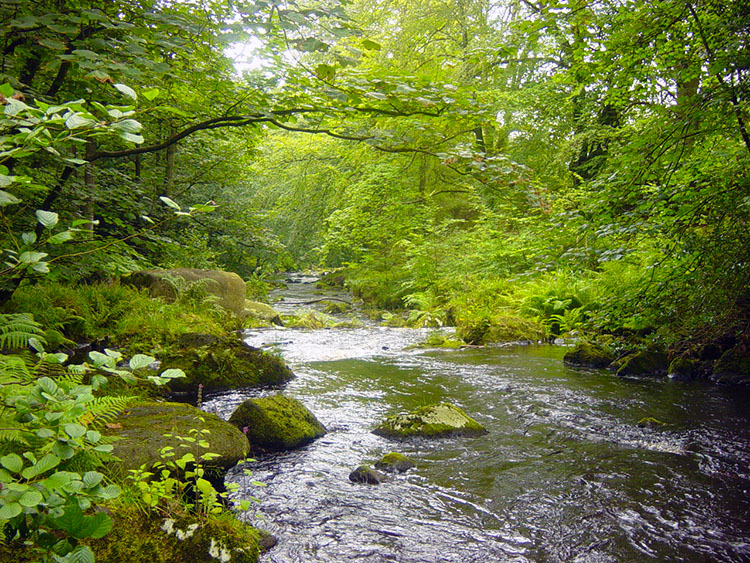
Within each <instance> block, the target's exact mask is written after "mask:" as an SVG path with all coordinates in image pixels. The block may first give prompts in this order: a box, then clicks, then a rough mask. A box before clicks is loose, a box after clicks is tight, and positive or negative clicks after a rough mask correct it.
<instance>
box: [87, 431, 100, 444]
mask: <svg viewBox="0 0 750 563" xmlns="http://www.w3.org/2000/svg"><path fill="white" fill-rule="evenodd" d="M86 439H87V440H88V441H89V442H91V443H92V444H95V443H96V442H98V441H99V440H101V439H102V435H101V432H97V431H96V430H87V431H86Z"/></svg>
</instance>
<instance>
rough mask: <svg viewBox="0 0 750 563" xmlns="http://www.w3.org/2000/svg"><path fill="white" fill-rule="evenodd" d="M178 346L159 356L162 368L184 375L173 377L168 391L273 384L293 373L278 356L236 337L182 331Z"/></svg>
mask: <svg viewBox="0 0 750 563" xmlns="http://www.w3.org/2000/svg"><path fill="white" fill-rule="evenodd" d="M180 343H181V347H180V348H179V349H177V350H171V351H169V352H167V353H165V354H160V355H159V360H161V362H162V366H161V367H162V369H169V368H179V369H181V370H182V371H184V372H185V375H186V377H184V378H180V379H173V380H172V381H170V383H169V389H170V391H173V392H176V393H191V394H194V393H196V391H197V389H198V385H199V384H201V385H203V391H204V392H212V391H225V390H227V389H241V388H243V387H276V386H279V385H282V384H283V383H286V382H287V381H289V380H291V379H294V374H293V373H292V370H290V369H289V368H288V367H287V365H286V364H285V363H284V362H283V360H281V359H280V358H278V357H276V356H274V355H273V354H269V353H267V352H263V351H262V350H259V349H257V348H252V347H251V346H248V345H247V344H245V343H244V342H242V341H241V340H239V339H238V338H228V337H222V338H220V337H216V336H211V335H201V334H192V333H191V334H184V335H182V337H181V339H180Z"/></svg>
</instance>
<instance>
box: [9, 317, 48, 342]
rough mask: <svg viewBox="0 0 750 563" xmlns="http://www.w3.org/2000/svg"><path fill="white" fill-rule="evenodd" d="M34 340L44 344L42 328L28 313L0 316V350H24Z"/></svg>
mask: <svg viewBox="0 0 750 563" xmlns="http://www.w3.org/2000/svg"><path fill="white" fill-rule="evenodd" d="M31 338H36V339H37V340H39V341H40V342H42V343H44V331H43V330H42V326H41V325H40V324H39V323H38V322H36V321H35V320H34V317H32V316H31V315H29V314H28V313H13V314H0V349H3V350H7V349H14V348H25V347H27V346H28V345H29V340H30V339H31Z"/></svg>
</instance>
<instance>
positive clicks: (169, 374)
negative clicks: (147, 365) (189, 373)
mask: <svg viewBox="0 0 750 563" xmlns="http://www.w3.org/2000/svg"><path fill="white" fill-rule="evenodd" d="M160 376H161V377H163V378H164V379H179V378H181V377H186V376H185V372H184V371H182V370H181V369H179V368H171V369H165V370H164V371H163V372H161V374H160Z"/></svg>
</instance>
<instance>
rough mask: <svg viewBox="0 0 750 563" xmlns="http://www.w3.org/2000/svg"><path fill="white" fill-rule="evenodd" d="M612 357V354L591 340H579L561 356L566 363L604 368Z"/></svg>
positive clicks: (611, 360)
mask: <svg viewBox="0 0 750 563" xmlns="http://www.w3.org/2000/svg"><path fill="white" fill-rule="evenodd" d="M614 359H615V356H614V354H612V353H611V352H610V351H609V350H607V349H606V348H604V347H602V346H600V345H598V344H594V343H593V342H579V343H578V344H576V345H575V347H574V348H573V349H572V350H570V351H569V352H567V353H566V354H565V355H564V356H563V362H565V363H566V364H569V365H572V366H583V367H587V368H606V367H607V366H608V365H609V364H611V363H612V362H613V361H614Z"/></svg>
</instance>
